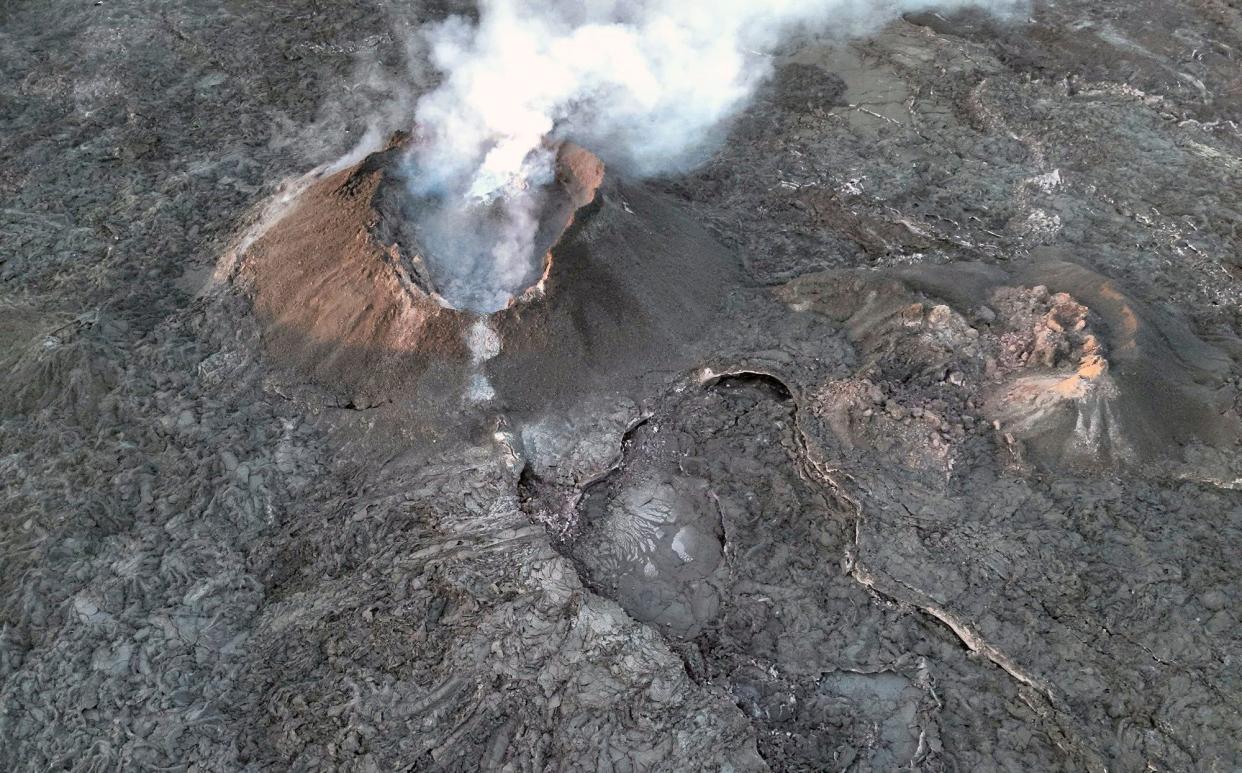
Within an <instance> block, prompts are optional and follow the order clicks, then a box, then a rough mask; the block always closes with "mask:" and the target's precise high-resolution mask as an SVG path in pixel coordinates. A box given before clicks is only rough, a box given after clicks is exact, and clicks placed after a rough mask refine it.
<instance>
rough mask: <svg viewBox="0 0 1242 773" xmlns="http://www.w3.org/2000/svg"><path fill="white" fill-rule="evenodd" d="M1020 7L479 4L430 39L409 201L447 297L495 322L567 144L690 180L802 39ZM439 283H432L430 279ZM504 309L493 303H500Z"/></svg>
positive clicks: (867, 0)
mask: <svg viewBox="0 0 1242 773" xmlns="http://www.w3.org/2000/svg"><path fill="white" fill-rule="evenodd" d="M1024 2H1025V0H979V1H978V2H973V3H972V2H969V0H941V1H940V2H936V1H935V0H482V2H481V5H480V10H479V18H478V21H477V22H474V21H470V20H467V19H465V18H462V17H451V18H449V19H448V20H447V21H444V22H440V23H438V24H434V25H429V26H427V27H425V28H424V29H423V30H422V33H423V34H424V35H425V36H426V38H427V42H428V44H429V49H430V52H431V60H432V64H433V65H434V66H435V67H436V68H438V69H439V70H440V71H441V72H442V73H443V75H444V80H443V81H442V82H441V84H440V85H439V87H438V88H436V89H435V90H433V91H432V92H430V93H429V94H427V95H425V96H424V97H423V98H422V99H420V100H419V102H418V106H417V110H416V118H417V130H416V137H417V146H416V150H415V151H414V153H413V154H412V158H411V162H410V166H411V170H410V171H411V174H410V179H411V186H412V187H413V190H414V193H415V194H416V195H419V196H422V197H432V198H434V199H435V200H437V201H439V202H440V204H439V206H437V207H434V208H433V211H430V212H427V213H426V214H425V216H424V217H423V218H421V220H422V230H423V231H425V232H426V233H427V234H433V233H434V237H430V236H429V237H428V241H427V243H426V244H425V247H426V248H427V249H428V252H429V255H428V256H426V257H428V259H429V262H430V263H432V264H435V265H436V268H437V270H438V271H439V273H440V274H441V275H442V276H444V277H445V282H444V286H443V287H442V288H441V293H442V294H444V295H445V297H446V298H447V299H448V300H449V301H450V302H452V303H454V304H455V305H460V306H464V307H466V308H473V309H474V310H477V311H493V310H495V308H500V307H502V306H503V305H504V302H505V301H506V300H507V299H508V297H509V296H511V295H512V294H513V293H514V292H515V291H517V290H519V289H520V288H521V287H522V286H524V285H521V284H514V282H520V281H523V280H524V279H525V278H529V277H530V276H531V275H532V273H535V274H537V271H534V269H533V268H532V266H535V267H537V266H538V264H539V263H541V256H538V255H532V254H531V251H532V249H534V234H535V231H536V230H537V224H538V219H539V218H538V211H539V208H540V206H541V203H542V193H541V191H542V188H543V186H544V185H546V184H547V183H548V182H549V181H550V180H551V179H552V177H553V172H554V165H555V155H556V144H557V143H558V141H560V140H561V139H566V138H572V139H573V140H574V141H575V142H577V143H579V144H581V145H584V146H586V147H588V148H590V149H591V150H592V151H593V152H595V153H596V154H597V155H599V156H600V157H601V158H603V160H604V161H605V162H606V163H607V164H609V166H610V167H612V168H620V169H622V170H624V171H625V172H626V173H627V174H629V175H631V176H640V175H652V174H658V173H663V172H670V171H677V170H680V169H685V168H689V167H690V166H692V165H693V164H695V163H696V162H697V161H700V160H702V158H703V157H704V156H705V155H706V153H708V152H709V151H710V150H711V148H712V147H713V146H714V144H715V142H717V141H719V139H720V134H721V133H722V129H723V127H724V126H725V124H726V122H727V119H729V118H730V117H731V116H733V115H735V114H737V113H738V112H739V111H740V110H741V109H742V108H743V107H744V106H745V105H746V103H747V102H748V100H749V99H750V97H751V96H752V95H753V94H754V92H755V90H756V88H757V87H758V85H759V84H760V83H761V82H762V81H763V79H764V78H766V77H767V76H768V74H769V72H770V63H769V58H768V56H767V53H768V52H770V51H772V50H773V49H774V48H775V47H776V46H777V45H778V44H779V42H780V41H781V39H782V38H783V37H784V36H786V35H788V34H790V33H792V32H795V31H798V32H805V31H823V32H830V33H832V34H835V35H839V36H842V37H844V36H847V35H857V34H861V33H864V32H866V31H868V30H871V29H873V28H875V27H876V26H879V25H881V24H883V23H885V22H888V21H890V20H892V19H893V18H895V17H896V16H898V15H899V14H901V13H903V12H909V11H916V10H928V9H933V8H935V9H941V10H952V9H954V8H959V7H965V6H975V7H979V6H982V7H985V8H987V9H990V10H994V11H1000V12H1009V11H1013V10H1017V8H1019V7H1020V6H1021V5H1023V4H1024ZM433 273H435V272H434V271H433ZM497 304H499V305H497Z"/></svg>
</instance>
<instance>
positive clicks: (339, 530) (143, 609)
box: [0, 0, 1242, 771]
mask: <svg viewBox="0 0 1242 773" xmlns="http://www.w3.org/2000/svg"><path fill="white" fill-rule="evenodd" d="M458 5H460V4H457V3H425V4H412V5H411V4H402V5H400V6H391V7H390V6H387V5H384V4H379V3H366V2H364V3H338V2H299V1H298V0H294V2H282V3H249V4H247V3H236V2H229V1H227V0H217V1H213V2H197V3H192V4H191V3H172V4H169V3H158V4H157V3H152V2H145V1H144V0H115V1H114V0H108V1H107V2H104V3H100V4H77V5H72V6H65V5H56V6H53V5H52V4H50V3H47V2H45V1H43V0H28V2H22V3H17V2H9V3H0V372H2V373H3V374H4V377H3V379H4V380H3V384H2V385H0V387H2V388H0V769H3V770H13V771H43V770H80V771H93V770H187V771H189V770H194V771H260V770H263V771H266V770H358V771H386V770H477V769H486V770H493V769H495V770H515V771H533V770H617V771H622V770H733V771H742V770H755V771H759V770H791V771H792V770H851V771H887V770H894V769H904V768H910V769H915V770H924V771H955V770H957V771H960V770H1015V771H1016V770H1041V771H1042V770H1047V771H1056V770H1064V771H1081V770H1090V771H1105V770H1108V771H1146V770H1158V771H1232V770H1238V769H1240V768H1242V742H1239V740H1238V739H1239V738H1242V677H1240V676H1239V671H1238V664H1239V662H1242V628H1240V627H1239V622H1240V620H1239V616H1240V614H1242V613H1239V611H1238V608H1237V599H1238V598H1240V597H1242V573H1240V571H1239V568H1238V555H1239V552H1240V551H1242V492H1240V491H1239V481H1242V461H1240V459H1242V457H1240V456H1239V453H1238V452H1239V448H1238V439H1239V436H1240V434H1242V433H1240V430H1239V376H1238V373H1239V366H1238V358H1239V357H1240V356H1242V338H1240V337H1239V336H1242V316H1240V315H1242V311H1240V309H1242V306H1240V301H1242V269H1240V268H1239V266H1240V265H1242V260H1240V257H1239V256H1242V214H1240V213H1242V134H1240V133H1239V128H1238V126H1239V125H1238V121H1242V85H1240V84H1242V81H1240V80H1239V72H1240V71H1242V63H1240V61H1239V57H1242V11H1239V9H1238V8H1237V7H1236V4H1231V3H1228V2H1218V1H1217V0H1190V1H1189V2H1184V3H1176V4H1173V3H1166V2H1154V1H1149V0H1130V1H1129V2H1117V1H1115V0H1108V1H1106V2H1085V1H1084V0H1073V1H1072V2H1058V3H1056V4H1050V3H1044V2H1038V1H1037V2H1036V3H1035V4H1034V7H1033V10H1032V13H1031V20H1030V21H1029V22H1028V23H1023V24H1011V25H1006V24H1001V23H998V22H995V21H991V20H987V19H984V18H983V17H978V16H973V15H962V16H950V17H944V16H938V15H932V14H926V15H920V16H912V17H909V18H907V19H905V20H902V21H898V22H896V23H894V24H892V25H890V26H888V27H886V28H885V29H883V30H882V31H880V32H878V33H877V34H875V35H874V36H872V37H871V38H868V39H865V40H860V41H857V42H855V43H852V44H849V45H845V44H840V43H834V42H831V41H827V40H818V39H807V38H804V39H798V40H795V41H793V42H791V43H790V44H788V45H787V46H786V47H785V49H783V50H782V51H781V52H780V54H779V56H778V57H777V61H776V62H775V65H776V66H775V68H774V71H775V76H774V79H773V81H772V82H771V83H769V84H768V85H767V86H766V87H765V88H764V89H763V91H762V92H761V93H760V95H759V98H758V99H757V100H756V102H755V103H754V104H753V105H752V106H751V107H750V108H749V109H748V110H747V112H746V113H745V114H744V115H742V116H741V117H740V118H739V119H738V120H737V121H736V122H735V123H734V124H733V126H732V127H731V133H730V135H729V137H728V140H727V142H726V143H725V144H724V145H723V146H722V147H721V148H720V149H719V150H718V151H717V152H716V153H715V154H714V155H713V156H712V158H711V159H710V160H709V161H708V163H706V164H705V165H704V166H702V167H701V168H699V169H697V170H695V171H693V172H690V173H688V174H685V175H683V176H680V177H676V178H669V179H662V180H658V181H654V182H649V183H636V182H632V181H625V180H620V179H611V180H610V179H609V178H608V177H607V176H606V177H605V180H606V182H605V185H604V186H603V187H602V188H601V192H600V195H599V197H598V198H597V200H596V202H595V203H594V204H593V205H592V206H593V207H594V209H593V210H592V214H591V216H590V217H586V216H584V217H583V218H582V219H581V220H580V221H579V222H578V223H576V225H575V226H574V227H572V228H571V234H570V236H569V237H567V241H566V242H565V243H564V244H563V245H562V246H561V247H560V248H559V249H560V251H561V254H562V257H563V258H564V260H563V261H562V263H561V265H560V267H559V269H558V266H557V262H556V256H557V252H556V250H554V254H553V270H552V272H551V274H550V276H549V279H548V282H549V287H550V288H551V289H550V290H549V294H548V297H547V301H548V302H549V305H546V306H540V305H538V304H533V305H531V306H529V308H527V309H526V310H523V311H522V312H521V313H520V314H514V315H511V316H510V317H507V318H504V319H500V318H496V319H495V320H493V322H494V329H493V330H491V333H487V331H484V332H483V333H480V335H481V336H482V337H483V339H484V341H485V342H486V341H489V340H490V339H488V338H487V335H491V334H495V335H496V336H497V340H498V341H500V346H501V349H500V351H499V353H491V354H489V355H488V357H487V358H483V357H478V358H476V359H477V361H476V360H471V359H470V356H471V355H470V354H469V351H468V347H466V346H465V345H464V344H463V345H462V346H461V347H460V348H461V351H460V352H458V353H457V355H456V356H457V357H458V359H459V360H460V362H458V363H457V364H455V365H454V366H453V367H450V368H442V369H437V368H436V367H435V365H434V363H433V364H432V365H429V366H428V367H427V368H426V369H425V372H426V373H429V374H431V375H428V376H422V375H420V378H423V379H424V380H423V381H420V382H419V385H418V386H419V388H418V389H412V388H411V384H410V383H409V382H407V381H403V380H402V378H404V376H403V374H402V372H401V371H400V369H396V370H394V371H393V373H394V374H395V375H393V376H392V378H387V377H385V379H382V380H380V381H377V382H376V383H375V384H372V385H371V386H368V387H367V388H366V389H360V388H355V387H354V386H351V385H348V384H347V385H345V386H342V384H343V383H344V381H343V380H342V379H341V378H337V377H336V376H333V377H331V378H328V377H323V376H322V375H321V374H320V373H319V372H318V371H315V372H311V366H309V365H306V364H305V362H303V360H296V361H293V362H292V363H290V362H286V361H283V360H281V359H280V358H279V357H276V356H273V352H272V348H271V347H272V345H273V340H274V334H273V327H272V325H271V323H270V320H267V319H265V318H264V317H263V316H262V315H261V314H256V307H255V287H254V286H253V285H252V284H248V281H247V278H246V275H245V272H244V271H239V270H237V267H236V264H237V258H238V255H239V254H240V253H244V252H245V250H244V249H242V248H243V247H245V246H249V245H248V244H241V243H239V242H238V239H240V238H241V237H242V236H243V235H245V234H247V233H248V232H250V231H251V228H252V226H254V225H255V224H256V223H257V222H266V221H270V220H275V221H279V218H280V214H281V213H282V212H284V211H285V210H282V209H280V207H277V206H274V205H275V204H277V203H279V202H280V201H281V200H282V198H284V197H288V198H290V199H291V201H294V202H295V203H296V196H295V195H293V194H295V193H296V192H297V191H298V190H299V189H298V187H297V185H296V181H297V180H298V179H299V178H300V177H301V176H302V175H304V174H305V173H307V171H308V170H310V169H312V168H314V167H316V166H317V165H319V164H324V163H330V162H332V161H334V160H336V159H338V158H340V157H341V156H342V155H343V154H345V153H346V152H347V151H348V150H349V149H350V148H351V147H352V146H353V145H354V144H355V142H356V140H357V139H358V138H360V137H361V136H362V135H363V134H364V133H365V131H366V130H367V128H368V125H369V124H370V123H372V122H375V125H376V126H378V128H379V129H381V130H384V131H388V130H393V129H401V128H409V127H408V126H404V125H403V122H405V121H407V120H408V118H409V114H408V108H409V106H410V104H412V100H413V99H414V98H415V97H416V96H417V95H418V94H419V93H422V92H423V91H424V90H425V89H426V88H427V87H428V86H429V83H428V82H426V81H420V80H419V79H417V78H414V77H412V76H410V75H409V74H408V73H409V72H410V70H409V69H407V67H406V65H405V63H404V61H403V57H404V55H405V47H404V42H403V41H404V36H405V33H406V32H408V30H409V29H411V28H412V26H413V25H416V24H417V23H419V22H421V21H425V20H427V19H430V18H438V17H440V16H443V15H444V14H446V13H448V12H452V11H454V10H461V9H460V8H457V6H458ZM414 71H416V72H421V71H423V70H419V69H417V68H416V69H415V70H414ZM264 213H266V215H265V214H264ZM678 256H681V257H682V258H683V262H680V263H679V262H678V261H677V260H676V258H677V257H678ZM613 257H615V258H616V260H615V261H614V262H610V260H609V259H610V258H613ZM644 261H646V263H644ZM243 264H244V261H243ZM644 265H646V266H648V267H649V268H650V274H649V275H644V274H643V273H642V267H643V266H644ZM592 286H603V287H607V288H609V292H607V293H602V294H601V295H600V296H598V297H592V296H591V295H589V293H587V292H586V290H587V289H588V288H589V287H592ZM557 287H560V288H561V289H562V290H567V292H565V293H563V296H562V297H564V298H565V299H566V300H565V301H564V303H563V304H560V305H552V301H555V300H556V298H557V297H558V296H557V295H556V293H555V292H554V291H555V290H556V288H557ZM325 292H330V288H329V289H328V290H325ZM328 300H331V298H329V299H328ZM346 311H348V310H346ZM346 317H348V315H347V314H345V315H344V317H343V318H346ZM464 327H465V328H469V329H473V328H470V326H469V325H465V326H464ZM446 335H447V334H446ZM340 340H344V339H334V340H333V341H329V342H328V344H330V345H332V346H334V347H335V349H333V351H336V350H341V349H343V348H348V347H342V346H340V345H339V344H340ZM456 345H457V344H456V341H455V339H454V346H456ZM330 348H331V347H330ZM363 354H366V352H364V353H363ZM371 354H375V353H371ZM390 354H391V351H381V352H379V353H378V354H376V355H375V356H376V357H378V359H380V360H385V361H386V358H388V355H390ZM354 355H359V352H358V351H356V350H355V351H345V352H343V354H342V355H341V356H342V358H343V359H342V360H341V362H346V363H348V362H355V361H364V362H365V361H370V360H368V357H361V355H359V356H360V359H358V360H354V359H351V357H353V356H354ZM368 356H370V355H369V354H368ZM304 359H307V358H304ZM311 359H313V358H311ZM372 359H375V358H372ZM314 364H315V366H316V367H317V366H318V365H319V364H322V363H319V362H316V363H314ZM338 370H339V369H338ZM330 371H331V368H325V371H324V372H330ZM419 373H420V374H422V373H424V371H423V370H420V371H419ZM353 375H354V376H357V377H358V378H364V377H365V378H369V377H370V375H371V374H353ZM334 378H335V379H336V380H335V381H333V379H334ZM368 383H369V382H368ZM479 384H482V385H484V386H486V388H487V389H489V390H493V391H492V393H491V394H490V395H488V396H484V397H480V396H478V395H479V394H486V392H485V390H482V389H481V388H480V389H479V390H476V391H475V392H471V388H472V386H477V385H479ZM471 394H473V395H474V396H473V397H471V396H470V395H471Z"/></svg>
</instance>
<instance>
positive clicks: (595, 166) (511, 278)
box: [373, 142, 604, 314]
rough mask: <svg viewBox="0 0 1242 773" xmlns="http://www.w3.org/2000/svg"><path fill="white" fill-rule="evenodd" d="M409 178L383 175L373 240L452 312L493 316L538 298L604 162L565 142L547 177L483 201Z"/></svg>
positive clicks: (408, 172) (405, 277) (409, 279)
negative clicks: (426, 189)
mask: <svg viewBox="0 0 1242 773" xmlns="http://www.w3.org/2000/svg"><path fill="white" fill-rule="evenodd" d="M412 175H417V170H413V169H410V168H406V169H404V170H403V172H402V173H401V174H393V175H387V176H385V179H384V182H383V184H382V185H381V188H380V190H379V191H378V195H377V197H376V209H377V212H378V218H377V220H376V224H375V226H374V228H373V233H374V235H375V236H376V238H377V239H378V240H379V242H380V243H381V244H390V245H395V252H396V254H394V255H393V256H392V257H393V258H395V259H396V260H395V263H396V266H395V267H396V268H397V270H398V274H399V276H400V278H401V279H402V281H403V282H404V283H408V284H412V285H413V286H414V287H417V289H418V290H420V291H422V292H423V293H426V294H428V295H431V296H432V297H434V298H436V299H437V300H438V301H439V302H440V303H441V304H443V305H445V306H447V307H449V308H452V309H459V310H462V311H469V312H474V313H479V314H490V313H492V312H496V311H500V310H502V309H504V308H507V307H508V306H510V305H511V304H513V303H517V302H520V301H522V300H527V299H529V298H532V297H537V296H538V295H540V294H541V292H542V289H543V281H544V280H545V279H546V278H547V276H548V272H549V270H550V269H551V263H552V256H551V250H552V247H553V246H554V245H555V244H556V242H557V241H558V240H559V239H560V238H561V236H562V234H564V233H565V230H566V229H567V228H568V227H569V225H570V224H571V223H572V222H573V219H574V213H575V212H576V211H577V210H578V209H579V208H581V207H583V206H585V205H586V204H589V203H590V202H591V201H592V200H594V198H595V194H596V191H597V190H598V188H599V186H600V184H601V183H602V182H603V178H604V165H603V162H601V161H600V160H599V158H597V157H596V156H595V155H594V154H593V153H591V152H590V151H588V150H586V149H585V148H582V147H580V146H578V145H575V144H573V143H570V142H564V143H562V144H561V145H560V146H559V148H558V149H557V152H556V161H555V169H554V174H553V175H552V178H551V179H550V180H548V181H547V182H544V183H542V184H532V185H529V186H526V187H522V188H518V189H513V190H509V191H507V192H506V194H505V195H503V196H496V197H492V198H488V199H480V198H472V197H468V196H462V195H459V194H456V193H453V194H447V193H445V194H440V193H421V192H418V191H417V190H416V188H417V186H416V185H415V184H414V183H416V180H414V179H413V178H412Z"/></svg>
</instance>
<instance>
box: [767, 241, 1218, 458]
mask: <svg viewBox="0 0 1242 773" xmlns="http://www.w3.org/2000/svg"><path fill="white" fill-rule="evenodd" d="M779 294H780V296H781V297H782V298H783V299H784V300H786V302H788V303H790V305H791V306H793V307H794V308H795V309H804V310H810V311H816V312H819V313H821V314H825V315H827V316H829V317H832V318H833V319H835V320H836V321H837V322H839V323H840V324H841V325H842V327H843V328H844V330H845V331H846V333H847V334H848V336H849V337H850V339H851V340H852V341H853V342H854V343H855V345H856V346H858V347H859V349H860V353H861V354H862V355H863V361H864V363H865V366H864V367H863V370H864V371H865V372H866V373H868V374H869V378H870V379H873V380H876V381H878V382H883V381H887V382H890V383H892V384H898V385H901V389H902V390H905V391H906V392H908V393H909V394H908V395H906V397H908V398H909V397H913V398H915V399H917V394H919V393H925V394H926V395H939V394H940V392H939V391H938V390H944V389H948V386H947V385H950V384H956V386H953V388H952V389H948V392H947V393H946V394H949V395H953V396H961V395H966V396H968V397H969V399H968V400H967V402H970V403H972V404H977V405H978V406H979V413H980V416H979V418H983V419H985V420H986V421H987V422H988V423H989V424H990V425H992V426H993V427H994V428H995V430H996V431H997V435H998V437H999V438H1000V439H1001V440H1002V445H1008V446H1009V447H1010V448H1011V450H1013V451H1014V452H1015V453H1017V454H1018V455H1019V457H1020V458H1029V459H1030V460H1031V461H1035V462H1037V463H1040V464H1042V465H1044V466H1048V467H1074V468H1082V469H1098V468H1113V467H1117V466H1122V465H1132V464H1147V463H1152V462H1169V463H1172V464H1174V465H1176V464H1177V463H1179V462H1181V461H1183V456H1184V453H1183V452H1184V451H1185V450H1186V449H1187V448H1189V447H1192V446H1196V447H1197V446H1202V447H1209V448H1216V449H1225V450H1229V449H1234V448H1236V446H1237V444H1238V442H1239V439H1240V438H1242V423H1240V421H1239V417H1238V416H1237V415H1236V412H1234V411H1233V410H1232V407H1231V406H1230V405H1229V404H1228V402H1229V401H1228V399H1227V398H1228V395H1227V394H1226V395H1224V398H1223V399H1222V394H1223V393H1224V392H1226V391H1227V390H1223V386H1224V384H1225V381H1226V378H1227V376H1228V374H1229V373H1230V372H1231V370H1232V368H1233V367H1234V365H1233V362H1232V360H1231V359H1230V358H1229V356H1228V355H1227V354H1226V353H1225V352H1223V351H1221V350H1220V349H1217V348H1216V347H1214V346H1212V345H1210V344H1208V343H1206V342H1204V341H1203V340H1201V339H1199V338H1198V337H1197V336H1195V335H1194V333H1193V332H1191V331H1190V330H1189V328H1188V327H1187V326H1186V325H1185V324H1184V323H1182V322H1180V321H1178V320H1176V319H1173V318H1171V317H1168V316H1167V315H1164V314H1162V313H1159V312H1158V311H1156V310H1154V309H1152V308H1150V307H1147V306H1145V305H1144V304H1141V303H1139V302H1138V301H1137V300H1135V299H1134V298H1132V297H1130V296H1129V295H1128V294H1127V293H1125V292H1124V291H1123V290H1121V289H1120V288H1119V287H1118V286H1117V285H1116V283H1115V282H1113V281H1112V280H1110V279H1108V278H1106V277H1103V276H1100V275H1099V274H1096V273H1095V272H1093V271H1091V270H1090V269H1087V268H1085V267H1083V266H1080V265H1077V264H1074V263H1071V262H1068V261H1063V260H1044V261H1038V262H1036V263H1034V264H1033V265H1031V266H1029V267H1027V268H1025V269H1022V270H1019V271H1014V272H1009V271H1005V270H1003V269H1000V268H999V267H996V266H986V265H984V264H969V263H968V264H949V265H945V266H918V267H913V268H908V269H892V270H886V271H879V272H871V271H838V272H826V273H824V274H817V275H811V276H807V277H802V278H800V279H797V280H795V281H793V282H791V283H790V284H789V285H786V286H784V287H783V288H781V289H780V291H779ZM881 391H882V390H881ZM942 397H943V395H942ZM878 399H879V400H880V402H883V401H884V400H883V396H882V394H881V396H880V397H879V398H878ZM866 402H867V404H868V405H870V404H871V402H872V401H870V400H869V401H866ZM837 423H838V424H842V422H841V421H838V422H837ZM842 425H843V424H842ZM843 426H844V425H843ZM838 434H841V433H840V432H838ZM847 440H849V441H850V442H849V443H846V445H847V446H848V445H850V443H852V442H853V439H852V438H847ZM1153 469H1154V468H1153Z"/></svg>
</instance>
